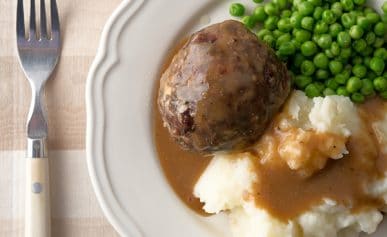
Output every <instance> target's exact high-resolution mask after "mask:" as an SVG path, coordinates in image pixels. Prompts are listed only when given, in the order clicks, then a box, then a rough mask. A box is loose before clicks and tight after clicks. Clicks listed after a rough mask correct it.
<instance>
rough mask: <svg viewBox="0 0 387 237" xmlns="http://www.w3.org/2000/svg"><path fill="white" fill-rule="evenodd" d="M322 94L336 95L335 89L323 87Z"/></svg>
mask: <svg viewBox="0 0 387 237" xmlns="http://www.w3.org/2000/svg"><path fill="white" fill-rule="evenodd" d="M323 95H325V96H330V95H336V91H335V90H333V89H331V88H325V89H324V91H323Z"/></svg>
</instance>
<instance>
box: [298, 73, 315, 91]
mask: <svg viewBox="0 0 387 237" xmlns="http://www.w3.org/2000/svg"><path fill="white" fill-rule="evenodd" d="M294 83H295V84H296V86H297V87H298V88H299V89H304V88H305V87H306V86H307V85H309V84H310V83H312V78H311V77H308V76H304V75H298V76H296V77H295V78H294Z"/></svg>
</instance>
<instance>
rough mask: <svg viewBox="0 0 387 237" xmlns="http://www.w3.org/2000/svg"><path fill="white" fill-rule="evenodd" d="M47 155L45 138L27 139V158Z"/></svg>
mask: <svg viewBox="0 0 387 237" xmlns="http://www.w3.org/2000/svg"><path fill="white" fill-rule="evenodd" d="M45 157H47V146H46V139H45V138H41V139H31V138H28V139H27V158H45Z"/></svg>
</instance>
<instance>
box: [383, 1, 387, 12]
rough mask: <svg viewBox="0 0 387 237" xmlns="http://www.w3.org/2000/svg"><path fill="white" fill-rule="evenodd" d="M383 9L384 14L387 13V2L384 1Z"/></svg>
mask: <svg viewBox="0 0 387 237" xmlns="http://www.w3.org/2000/svg"><path fill="white" fill-rule="evenodd" d="M382 10H383V12H384V14H387V2H384V3H383V5H382Z"/></svg>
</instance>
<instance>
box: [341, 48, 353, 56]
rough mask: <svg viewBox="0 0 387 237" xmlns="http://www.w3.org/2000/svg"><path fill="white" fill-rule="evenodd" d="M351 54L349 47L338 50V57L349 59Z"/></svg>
mask: <svg viewBox="0 0 387 237" xmlns="http://www.w3.org/2000/svg"><path fill="white" fill-rule="evenodd" d="M351 54H352V49H351V48H342V49H341V52H340V58H343V59H349V58H350V57H351Z"/></svg>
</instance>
